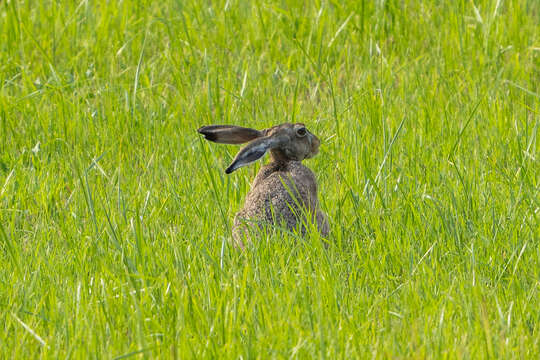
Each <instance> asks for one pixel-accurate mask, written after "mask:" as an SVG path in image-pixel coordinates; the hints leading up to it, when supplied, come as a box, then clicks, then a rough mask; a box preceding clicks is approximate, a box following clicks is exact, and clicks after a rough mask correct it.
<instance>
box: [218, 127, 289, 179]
mask: <svg viewBox="0 0 540 360" xmlns="http://www.w3.org/2000/svg"><path fill="white" fill-rule="evenodd" d="M284 141H286V139H284V138H281V137H276V136H265V137H262V138H259V139H255V140H253V141H251V142H250V143H249V144H247V145H246V146H244V147H243V148H242V149H241V150H240V151H239V152H238V154H236V157H235V158H234V160H233V162H232V164H231V165H229V167H228V168H227V169H225V173H226V174H230V173H232V172H233V171H234V170H236V169H238V168H240V167H242V166H246V165H249V164H251V163H252V162H254V161H257V160H259V159H260V158H262V157H263V155H264V154H265V153H266V152H267V151H268V150H270V149H274V148H276V147H278V146H280V145H281V144H282V143H283V142H284Z"/></svg>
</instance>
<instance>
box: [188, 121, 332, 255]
mask: <svg viewBox="0 0 540 360" xmlns="http://www.w3.org/2000/svg"><path fill="white" fill-rule="evenodd" d="M198 132H199V133H201V134H202V135H204V137H205V138H206V140H209V141H213V142H216V143H221V144H242V143H247V145H246V146H245V147H244V148H242V149H241V150H240V151H239V152H238V154H237V155H236V157H235V158H234V160H233V162H232V164H231V165H230V166H229V167H228V168H227V169H226V170H225V173H227V174H230V173H232V172H233V171H235V170H237V169H238V168H240V167H242V166H245V165H248V164H250V163H252V162H254V161H256V160H258V159H260V158H262V157H263V155H264V154H265V153H266V152H267V151H270V157H271V161H270V163H269V164H267V165H265V166H263V167H262V168H261V169H260V170H259V172H258V174H257V176H256V177H255V180H254V181H253V184H252V185H251V190H250V191H249V193H248V194H247V196H246V200H245V204H244V207H243V209H242V210H240V211H239V212H238V213H237V214H236V215H235V217H234V224H233V239H234V241H235V245H237V246H239V247H240V248H243V247H244V240H248V241H249V234H248V232H247V230H248V229H249V227H250V226H253V225H256V226H257V225H258V226H262V225H264V224H267V225H268V224H270V225H276V226H280V225H284V226H285V228H286V229H288V230H293V229H297V228H298V226H300V228H299V230H300V231H301V234H302V235H304V234H305V232H306V228H305V223H306V220H310V221H314V222H315V223H316V224H317V228H318V230H319V232H320V234H321V235H322V236H323V237H327V236H328V233H329V231H330V228H329V225H328V219H327V217H326V215H325V214H324V213H323V212H322V211H321V210H320V209H319V201H318V197H317V181H316V179H315V174H314V173H313V172H312V171H311V170H310V169H309V168H307V167H306V166H304V165H302V160H304V159H309V158H311V157H313V156H315V155H317V153H318V152H319V145H320V141H319V139H318V138H317V137H316V136H315V135H313V134H312V133H311V132H309V131H308V130H307V129H306V127H305V125H304V124H301V123H297V124H290V123H285V124H281V125H277V126H274V127H271V128H269V129H264V130H255V129H250V128H244V127H240V126H233V125H210V126H203V127H201V128H200V129H199V130H198Z"/></svg>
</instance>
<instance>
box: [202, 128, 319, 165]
mask: <svg viewBox="0 0 540 360" xmlns="http://www.w3.org/2000/svg"><path fill="white" fill-rule="evenodd" d="M198 131H199V133H201V134H203V135H204V137H205V138H206V139H207V140H210V141H213V142H217V143H222V144H242V143H246V142H247V143H248V144H247V145H246V146H245V147H243V148H242V149H241V150H240V151H239V152H238V154H237V155H236V157H235V158H234V160H233V162H232V164H231V165H230V166H229V167H228V168H227V169H226V170H225V172H226V173H227V174H230V173H231V172H233V171H234V170H236V169H238V168H240V167H242V166H245V165H248V164H250V163H252V162H254V161H256V160H258V159H260V158H261V157H262V156H263V155H264V154H265V153H266V152H267V151H270V153H271V155H272V158H273V159H274V161H280V162H287V161H302V160H304V159H309V158H311V157H313V156H315V155H317V153H318V152H319V145H320V141H319V139H318V138H317V137H316V136H315V135H313V134H312V133H310V132H309V131H308V130H307V129H306V127H305V125H304V124H300V123H297V124H290V123H285V124H281V125H277V126H274V127H271V128H269V129H264V130H255V129H249V128H243V127H240V126H232V125H210V126H203V127H202V128H200V129H199V130H198Z"/></svg>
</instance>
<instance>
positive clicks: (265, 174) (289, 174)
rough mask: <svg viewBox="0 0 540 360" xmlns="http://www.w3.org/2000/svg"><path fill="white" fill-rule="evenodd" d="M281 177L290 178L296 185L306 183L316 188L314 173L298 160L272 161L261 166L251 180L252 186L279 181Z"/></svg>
mask: <svg viewBox="0 0 540 360" xmlns="http://www.w3.org/2000/svg"><path fill="white" fill-rule="evenodd" d="M282 178H283V179H291V180H293V181H294V182H295V183H296V184H297V185H300V184H306V185H309V187H310V188H312V187H315V189H316V180H315V174H314V173H313V171H311V170H310V169H309V168H308V167H306V166H304V165H302V163H301V162H300V161H288V162H285V163H278V162H272V163H270V164H268V165H265V166H263V167H262V168H261V169H260V170H259V173H258V174H257V177H256V178H255V181H254V182H253V187H257V186H259V185H260V184H262V183H272V182H281V181H282Z"/></svg>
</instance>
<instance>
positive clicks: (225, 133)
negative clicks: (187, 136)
mask: <svg viewBox="0 0 540 360" xmlns="http://www.w3.org/2000/svg"><path fill="white" fill-rule="evenodd" d="M197 131H198V132H199V133H200V134H203V135H204V138H205V139H206V140H209V141H213V142H216V143H220V144H243V143H246V142H248V141H251V140H253V139H256V138H259V137H262V136H264V133H263V132H262V131H259V130H255V129H250V128H244V127H240V126H234V125H210V126H203V127H202V128H200V129H199V130H197Z"/></svg>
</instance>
